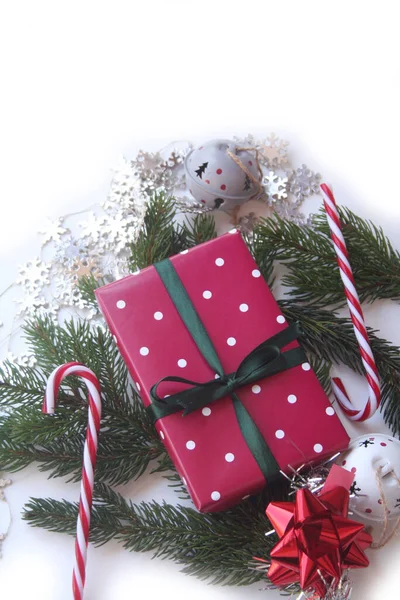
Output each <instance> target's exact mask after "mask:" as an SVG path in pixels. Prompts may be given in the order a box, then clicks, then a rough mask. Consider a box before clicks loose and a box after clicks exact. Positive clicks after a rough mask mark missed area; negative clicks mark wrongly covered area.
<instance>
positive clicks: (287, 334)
mask: <svg viewBox="0 0 400 600" xmlns="http://www.w3.org/2000/svg"><path fill="white" fill-rule="evenodd" d="M154 266H155V269H156V270H157V273H158V274H159V276H160V278H161V280H162V281H163V283H164V285H165V287H166V289H167V292H168V294H169V295H170V297H171V300H172V302H173V303H174V305H175V307H176V309H177V310H178V312H179V315H180V317H181V319H182V321H183V322H184V324H185V325H186V328H187V329H188V331H189V333H190V335H191V336H192V338H193V340H194V342H195V343H196V346H197V347H198V349H199V351H200V353H201V354H202V356H203V357H204V358H205V360H206V361H207V363H208V364H209V366H210V367H211V369H213V371H214V372H215V373H216V374H217V375H218V376H219V377H218V379H212V380H211V381H207V382H204V383H202V382H198V381H192V380H190V379H184V378H183V377H174V376H169V377H164V378H163V379H161V380H160V381H159V382H158V383H156V384H155V385H153V387H152V388H151V390H150V396H151V399H152V403H151V404H150V406H148V407H147V411H148V412H149V414H150V416H151V418H152V420H153V422H155V421H157V420H158V419H160V418H162V417H165V416H167V415H171V414H173V413H175V412H180V411H183V416H185V415H188V414H189V413H191V412H193V411H195V410H198V409H200V408H202V407H204V406H206V405H209V404H211V403H213V402H216V401H217V400H219V399H221V398H224V397H226V396H229V395H230V396H231V398H232V402H233V406H234V409H235V413H236V418H237V420H238V424H239V428H240V431H241V433H242V435H243V437H244V439H245V441H246V444H247V446H248V448H249V450H250V451H251V453H252V455H253V457H254V458H255V460H256V462H257V464H258V466H259V467H260V469H261V471H262V473H263V475H264V477H265V479H266V480H270V479H271V478H272V477H274V476H276V474H277V473H278V472H279V466H278V463H277V462H276V460H275V458H274V457H273V455H272V453H271V450H270V449H269V447H268V445H267V444H266V442H265V440H264V438H263V436H262V435H261V433H260V431H259V429H258V427H257V425H256V424H255V423H254V421H253V419H252V418H251V416H250V415H249V413H248V411H247V409H246V408H245V406H244V405H243V404H242V402H241V400H240V399H239V397H238V396H237V394H235V390H237V389H239V388H241V387H243V386H245V385H249V384H251V383H254V382H256V381H259V380H260V379H265V378H266V377H271V376H272V375H275V374H276V373H280V372H282V371H285V370H287V369H290V368H292V367H295V366H297V365H299V364H301V363H303V362H305V361H306V360H307V358H306V355H305V353H304V350H303V349H302V348H300V347H298V348H294V349H292V350H286V351H285V352H282V348H283V347H285V346H287V345H288V344H289V343H290V342H293V341H294V340H295V339H297V338H298V337H299V335H300V333H301V331H300V327H299V324H298V323H296V324H294V325H291V326H290V327H287V328H286V329H284V330H283V331H281V332H280V333H277V334H276V335H274V336H272V337H271V338H269V339H268V340H266V341H265V342H263V343H262V344H260V345H259V346H257V347H256V348H254V350H252V351H251V352H250V353H249V354H248V355H247V356H246V357H245V358H244V359H243V360H242V362H241V363H240V365H239V367H238V368H237V370H236V371H235V372H234V373H230V374H225V373H224V371H223V368H222V365H221V362H220V360H219V358H218V355H217V353H216V350H215V348H214V346H213V344H212V342H211V340H210V338H209V336H208V333H207V331H206V329H205V327H204V325H203V323H202V321H201V319H200V317H199V315H198V313H197V312H196V309H195V308H194V306H193V304H192V302H191V300H190V298H189V296H188V293H187V291H186V289H185V288H184V286H183V284H182V281H181V280H180V278H179V275H178V273H177V272H176V271H175V268H174V266H173V265H172V263H171V261H170V260H169V259H166V260H163V261H162V262H160V263H157V264H155V265H154ZM166 381H171V382H178V383H183V384H187V385H190V386H192V387H190V388H188V389H184V390H182V391H180V392H177V393H176V394H173V395H171V396H169V397H167V398H160V396H158V394H157V388H158V386H159V385H160V384H161V383H163V382H166Z"/></svg>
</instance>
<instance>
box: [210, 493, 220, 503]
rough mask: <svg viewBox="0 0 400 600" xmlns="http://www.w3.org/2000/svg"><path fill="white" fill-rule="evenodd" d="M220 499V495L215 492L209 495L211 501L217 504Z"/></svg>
mask: <svg viewBox="0 0 400 600" xmlns="http://www.w3.org/2000/svg"><path fill="white" fill-rule="evenodd" d="M220 498H221V494H220V493H219V492H217V491H215V492H212V493H211V500H214V502H217V501H218V500H219V499H220Z"/></svg>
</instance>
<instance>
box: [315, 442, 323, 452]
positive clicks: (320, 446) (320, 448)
mask: <svg viewBox="0 0 400 600" xmlns="http://www.w3.org/2000/svg"><path fill="white" fill-rule="evenodd" d="M323 449H324V448H323V446H322V445H321V444H315V446H314V452H316V453H317V454H319V453H320V452H322V450H323Z"/></svg>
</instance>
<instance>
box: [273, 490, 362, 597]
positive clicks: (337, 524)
mask: <svg viewBox="0 0 400 600" xmlns="http://www.w3.org/2000/svg"><path fill="white" fill-rule="evenodd" d="M348 509H349V492H348V490H347V489H346V488H344V487H342V486H338V485H336V486H335V487H330V488H329V489H327V491H324V490H322V492H321V493H320V495H319V496H314V495H313V494H312V493H311V492H310V490H308V489H307V488H304V489H301V490H299V491H298V492H297V494H296V501H295V502H271V503H270V504H269V505H268V507H267V510H266V514H267V517H268V518H269V520H270V521H271V523H272V526H273V527H274V529H275V531H276V533H277V534H278V536H279V537H280V538H281V539H280V541H279V542H278V543H277V544H276V546H274V548H273V549H272V550H271V553H270V556H271V566H270V568H269V570H268V577H269V579H270V580H271V581H272V583H274V584H275V585H277V586H286V585H289V584H290V583H300V587H301V588H302V589H303V590H307V589H308V588H312V589H313V590H314V591H315V592H316V593H317V594H318V595H319V596H320V597H321V598H323V597H324V596H325V593H326V585H325V582H326V583H327V584H328V585H329V584H330V583H331V582H332V581H333V579H337V580H339V579H340V577H341V575H342V573H343V570H344V569H354V568H361V567H367V566H368V565H369V560H368V559H367V557H366V556H365V554H364V550H365V549H366V548H368V547H369V546H370V545H371V543H372V537H371V536H370V534H369V533H367V532H366V531H365V530H364V525H363V524H362V523H358V522H357V521H352V520H351V519H348V518H347V515H348ZM324 580H325V582H324Z"/></svg>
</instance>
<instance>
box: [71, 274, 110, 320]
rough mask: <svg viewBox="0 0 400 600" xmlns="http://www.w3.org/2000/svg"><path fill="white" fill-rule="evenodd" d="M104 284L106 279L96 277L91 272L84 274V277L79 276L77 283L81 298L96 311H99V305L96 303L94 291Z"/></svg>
mask: <svg viewBox="0 0 400 600" xmlns="http://www.w3.org/2000/svg"><path fill="white" fill-rule="evenodd" d="M105 284H106V281H105V279H104V278H103V277H100V278H99V279H97V278H96V277H95V276H94V275H93V274H92V273H91V274H90V275H85V277H81V278H80V279H79V281H78V284H77V287H78V289H79V291H80V293H81V295H82V298H83V299H84V300H85V302H87V304H88V305H89V306H91V307H92V308H94V309H96V311H97V312H99V305H98V304H97V300H96V296H95V294H94V291H95V290H96V289H97V288H99V287H101V286H103V285H105Z"/></svg>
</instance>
